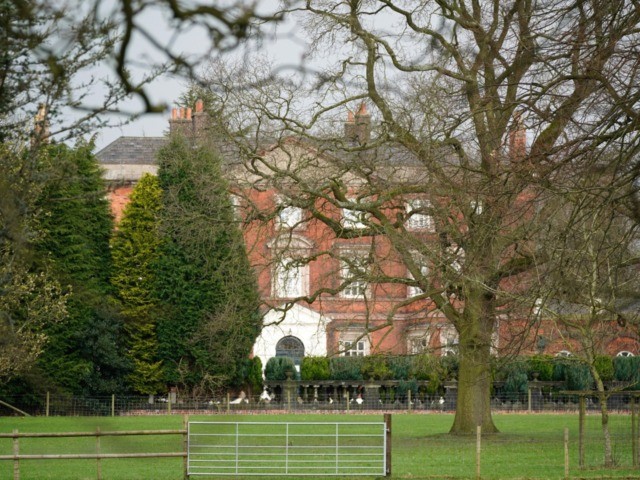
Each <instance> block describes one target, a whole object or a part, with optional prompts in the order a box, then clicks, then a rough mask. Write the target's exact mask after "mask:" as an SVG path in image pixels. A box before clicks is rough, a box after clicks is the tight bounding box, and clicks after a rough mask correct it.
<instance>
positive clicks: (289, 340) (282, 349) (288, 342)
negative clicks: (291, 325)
mask: <svg viewBox="0 0 640 480" xmlns="http://www.w3.org/2000/svg"><path fill="white" fill-rule="evenodd" d="M276 357H289V358H290V359H292V360H293V361H294V363H295V364H296V365H298V366H299V365H300V362H301V361H302V359H303V358H304V344H303V343H302V342H301V341H300V339H299V338H297V337H293V336H291V335H288V336H286V337H283V338H281V339H280V340H279V341H278V343H277V344H276Z"/></svg>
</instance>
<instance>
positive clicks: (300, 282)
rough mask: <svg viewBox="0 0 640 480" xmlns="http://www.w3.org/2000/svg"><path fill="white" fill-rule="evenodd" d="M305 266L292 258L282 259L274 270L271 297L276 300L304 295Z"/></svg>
mask: <svg viewBox="0 0 640 480" xmlns="http://www.w3.org/2000/svg"><path fill="white" fill-rule="evenodd" d="M306 290H307V265H301V264H300V263H299V261H296V260H295V259H293V258H282V259H280V260H279V262H278V264H277V265H276V267H275V269H274V275H273V295H274V297H278V298H293V297H301V296H303V295H306Z"/></svg>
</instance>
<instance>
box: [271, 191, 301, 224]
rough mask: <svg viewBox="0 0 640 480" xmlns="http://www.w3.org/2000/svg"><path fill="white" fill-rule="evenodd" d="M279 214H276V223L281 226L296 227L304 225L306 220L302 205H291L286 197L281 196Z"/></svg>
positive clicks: (278, 201)
mask: <svg viewBox="0 0 640 480" xmlns="http://www.w3.org/2000/svg"><path fill="white" fill-rule="evenodd" d="M277 203H278V208H279V210H278V214H277V215H276V225H277V226H278V227H279V228H289V229H294V228H298V227H300V226H301V225H302V222H303V220H304V210H303V209H302V208H300V207H296V206H294V205H290V204H289V203H288V201H287V199H286V198H284V197H279V198H278V199H277Z"/></svg>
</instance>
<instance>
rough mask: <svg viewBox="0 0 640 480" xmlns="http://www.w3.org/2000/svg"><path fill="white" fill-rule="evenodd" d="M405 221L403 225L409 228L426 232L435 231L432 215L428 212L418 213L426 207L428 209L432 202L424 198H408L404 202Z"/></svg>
mask: <svg viewBox="0 0 640 480" xmlns="http://www.w3.org/2000/svg"><path fill="white" fill-rule="evenodd" d="M405 207H406V214H407V221H406V223H405V226H406V228H407V229H409V230H425V231H428V232H433V231H435V222H434V221H433V216H431V215H429V214H428V213H419V212H421V211H424V210H426V209H430V208H431V207H432V204H431V202H430V201H429V200H427V199H426V198H410V199H409V200H407V202H406V205H405Z"/></svg>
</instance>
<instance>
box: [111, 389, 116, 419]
mask: <svg viewBox="0 0 640 480" xmlns="http://www.w3.org/2000/svg"><path fill="white" fill-rule="evenodd" d="M111 416H112V417H115V416H116V395H115V393H112V394H111Z"/></svg>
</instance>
